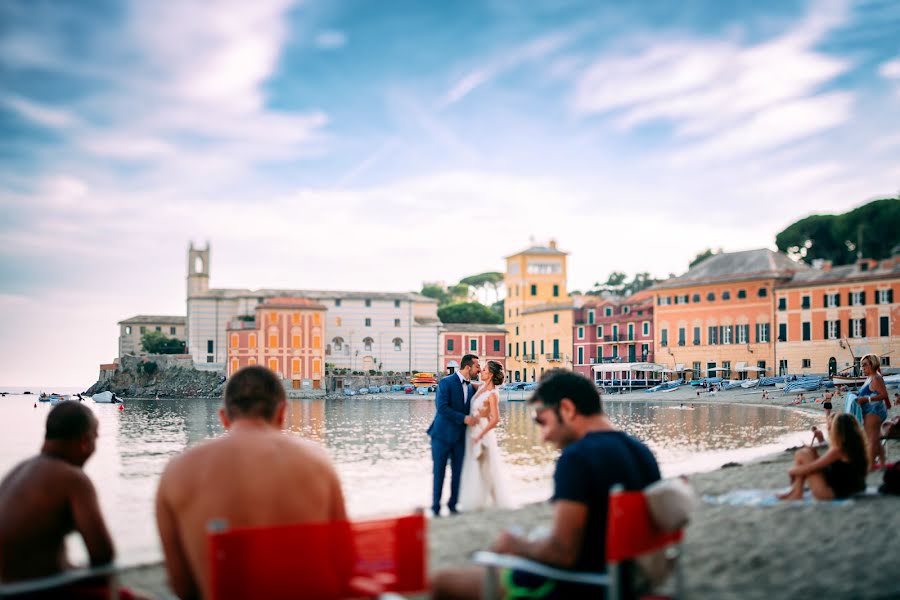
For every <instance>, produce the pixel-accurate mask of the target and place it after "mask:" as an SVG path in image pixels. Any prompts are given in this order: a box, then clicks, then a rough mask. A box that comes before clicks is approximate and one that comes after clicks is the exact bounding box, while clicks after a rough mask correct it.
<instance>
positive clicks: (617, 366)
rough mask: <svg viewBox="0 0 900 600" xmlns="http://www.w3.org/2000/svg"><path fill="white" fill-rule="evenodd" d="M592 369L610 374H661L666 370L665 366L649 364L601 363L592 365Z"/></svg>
mask: <svg viewBox="0 0 900 600" xmlns="http://www.w3.org/2000/svg"><path fill="white" fill-rule="evenodd" d="M591 369H593V371H594V372H595V373H596V372H598V371H601V372H602V371H605V372H608V373H612V372H615V371H652V372H654V373H661V372H662V371H663V369H665V366H663V365H660V364H656V363H648V362H635V363H600V364H596V365H592V366H591Z"/></svg>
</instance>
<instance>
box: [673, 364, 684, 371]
mask: <svg viewBox="0 0 900 600" xmlns="http://www.w3.org/2000/svg"><path fill="white" fill-rule="evenodd" d="M685 370H686V369H685V368H684V363H678V364H677V365H675V372H676V373H681V372H682V371H685Z"/></svg>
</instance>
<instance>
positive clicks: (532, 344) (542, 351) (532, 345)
mask: <svg viewBox="0 0 900 600" xmlns="http://www.w3.org/2000/svg"><path fill="white" fill-rule="evenodd" d="M531 353H532V354H534V342H531ZM543 353H544V340H541V354H543Z"/></svg>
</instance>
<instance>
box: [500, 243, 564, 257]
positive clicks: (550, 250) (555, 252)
mask: <svg viewBox="0 0 900 600" xmlns="http://www.w3.org/2000/svg"><path fill="white" fill-rule="evenodd" d="M520 254H544V255H547V256H566V255H568V254H569V253H568V252H563V251H562V250H560V249H559V248H557V247H556V244H555V243H554V242H551V243H550V245H549V246H531V247H530V248H526V249H524V250H522V251H520V252H516V253H515V254H510V255H509V256H506V257H505V258H512V257H513V256H519V255H520Z"/></svg>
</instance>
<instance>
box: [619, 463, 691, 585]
mask: <svg viewBox="0 0 900 600" xmlns="http://www.w3.org/2000/svg"><path fill="white" fill-rule="evenodd" d="M644 496H645V497H646V498H647V508H648V510H649V511H650V518H651V519H652V520H653V523H654V524H655V525H656V526H657V527H659V529H660V530H662V531H663V532H665V533H671V532H673V531H675V530H677V529H681V528H682V527H685V526H686V525H687V524H688V522H689V521H690V519H691V513H693V512H694V510H696V508H697V505H698V504H699V499H698V498H697V494H696V492H694V489H693V488H692V487H691V486H690V484H689V483H688V482H687V480H686V479H682V478H680V477H676V478H674V479H663V480H660V481H657V482H656V483H653V484H650V485H649V486H647V487H646V488H645V489H644ZM676 560H678V557H677V556H672V554H671V549H670V548H663V549H662V550H657V551H656V552H651V553H649V554H645V555H643V556H640V557H638V558H637V559H635V564H636V565H637V572H636V573H635V577H634V581H635V589H636V591H637V592H638V594H645V593H649V592H650V591H652V590H654V589H656V588H657V587H659V586H660V585H661V584H663V583H664V582H665V581H666V580H667V579H668V578H669V576H670V575H671V574H672V572H673V571H674V570H675V561H676Z"/></svg>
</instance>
